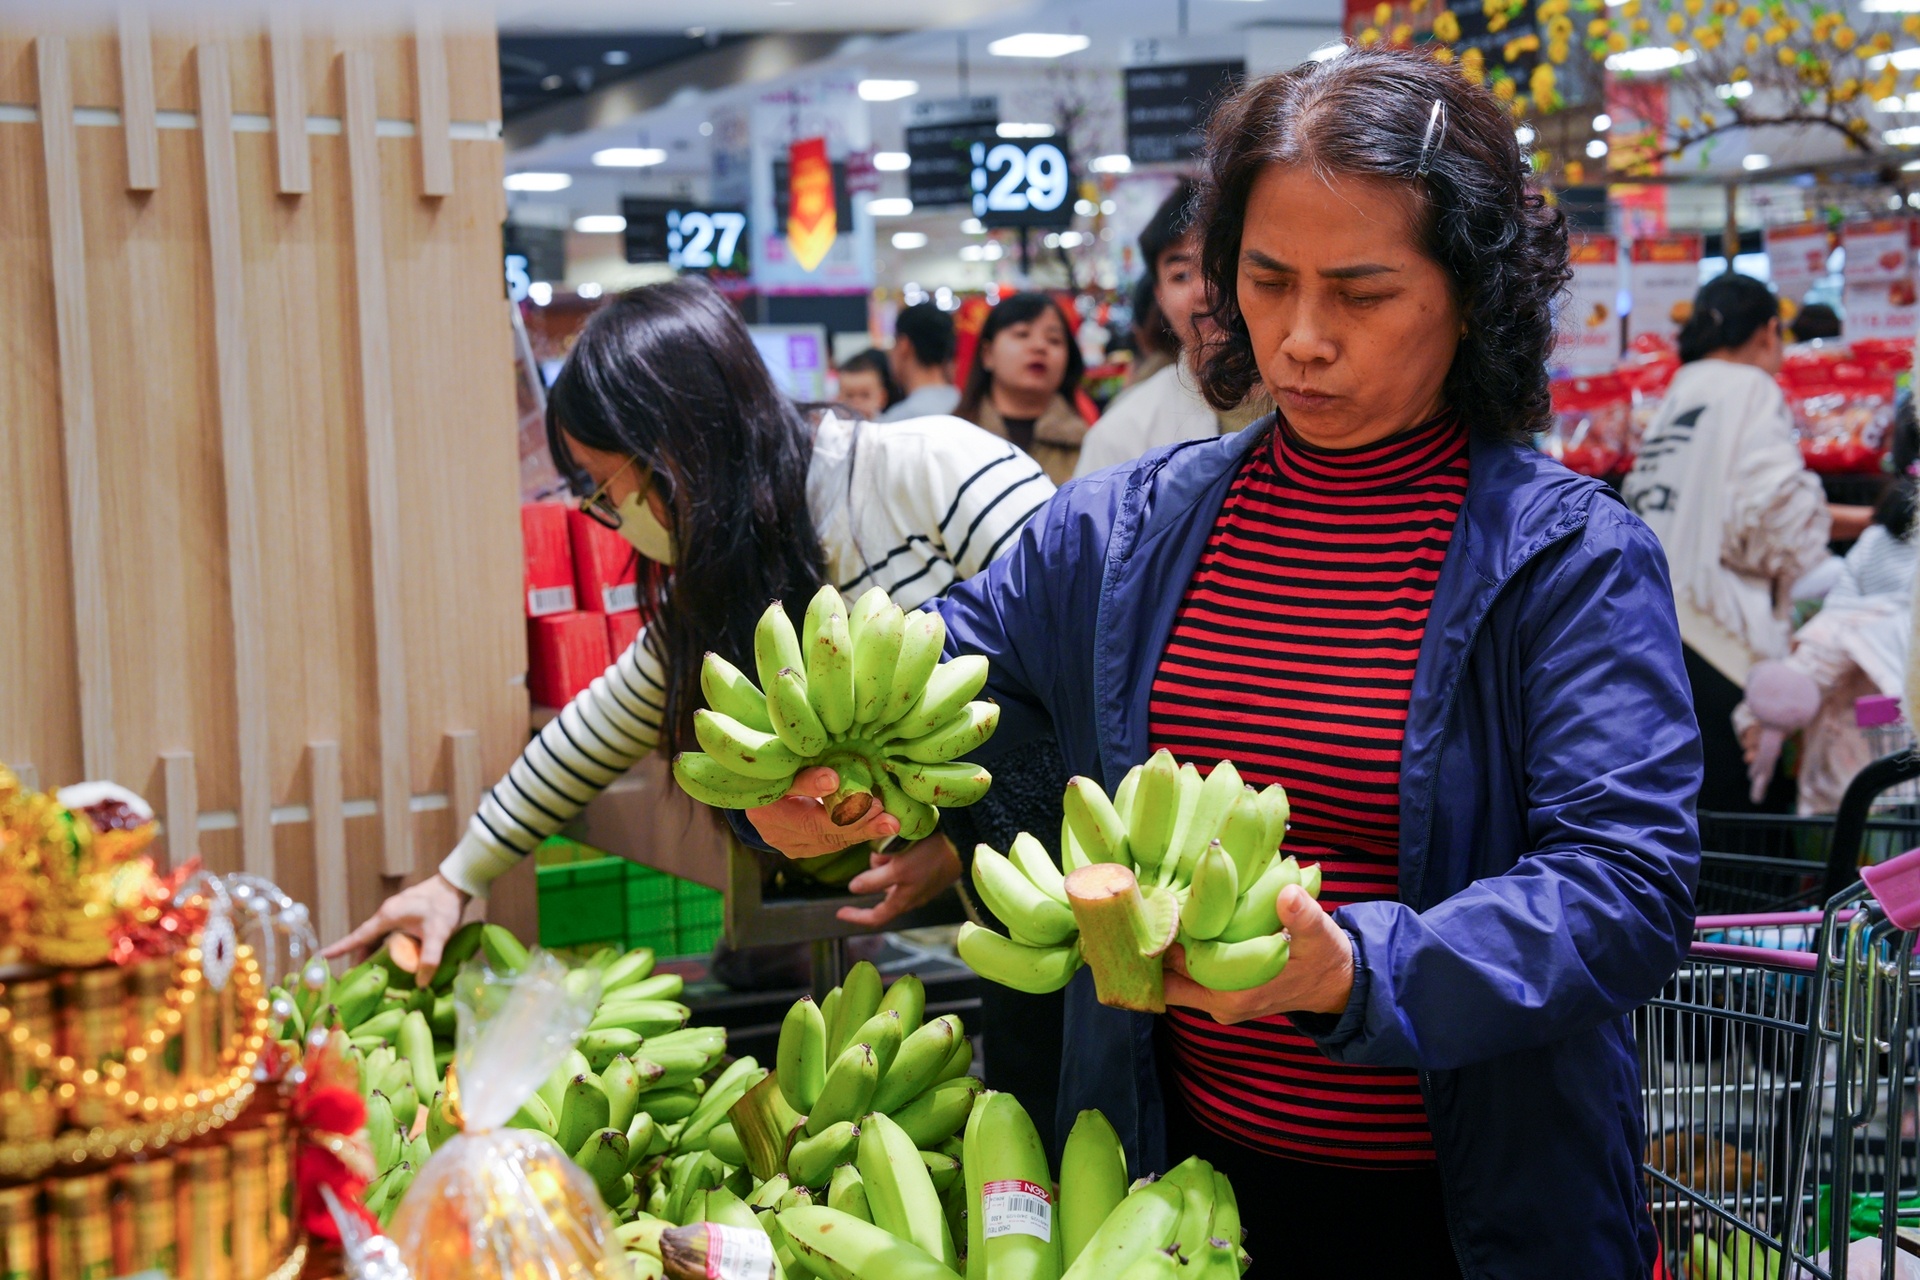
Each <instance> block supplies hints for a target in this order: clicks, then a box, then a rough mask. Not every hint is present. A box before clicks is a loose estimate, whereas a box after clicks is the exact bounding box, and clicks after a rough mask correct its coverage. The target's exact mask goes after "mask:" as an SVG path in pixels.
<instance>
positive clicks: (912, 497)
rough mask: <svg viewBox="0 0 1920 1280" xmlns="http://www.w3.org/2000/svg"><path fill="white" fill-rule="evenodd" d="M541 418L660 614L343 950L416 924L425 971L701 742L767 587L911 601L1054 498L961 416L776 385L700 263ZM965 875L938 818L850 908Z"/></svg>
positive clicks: (634, 307) (580, 372)
mask: <svg viewBox="0 0 1920 1280" xmlns="http://www.w3.org/2000/svg"><path fill="white" fill-rule="evenodd" d="M547 433H548V440H549V444H550V447H551V449H552V452H553V455H554V461H555V463H556V464H558V465H559V467H560V470H561V472H562V474H563V475H568V476H569V477H570V481H571V483H572V484H573V487H574V491H575V493H576V494H578V495H582V496H581V505H582V508H583V509H584V510H586V511H587V512H588V513H589V514H591V515H593V516H594V517H595V518H596V519H598V520H600V521H601V523H603V524H606V525H609V526H611V527H613V528H614V529H616V530H617V531H618V532H620V533H621V534H622V535H623V536H625V537H626V538H627V540H628V541H629V542H631V543H632V544H633V546H634V548H635V549H636V550H637V551H638V552H639V554H640V555H641V556H643V557H645V559H646V560H647V561H650V562H651V564H643V565H642V570H643V572H642V573H641V576H640V581H641V592H642V596H643V612H646V613H648V615H649V617H650V620H649V621H648V623H647V624H646V626H645V627H644V628H643V629H642V630H641V632H640V635H639V637H638V638H637V639H636V640H635V641H634V642H633V645H632V647H631V648H629V649H628V650H627V651H626V652H625V653H623V654H621V655H620V656H619V658H618V659H616V660H615V662H614V663H613V665H612V666H610V667H608V668H607V670H606V672H605V673H604V674H603V675H601V676H600V677H599V678H598V679H596V680H595V681H594V682H593V683H592V685H591V686H589V687H588V688H587V689H586V690H585V691H583V692H582V693H581V694H580V695H579V696H578V697H576V698H575V699H574V700H573V701H572V702H571V703H569V704H568V705H567V707H566V708H565V709H564V710H562V711H561V713H560V714H559V715H558V716H556V717H555V718H554V719H553V720H552V721H551V722H550V723H549V724H548V725H547V726H546V727H545V728H544V729H542V730H541V732H540V734H539V735H538V736H537V737H536V738H534V740H533V741H532V742H531V743H529V744H528V746H527V749H526V750H525V751H524V752H522V753H521V755H520V758H519V759H518V760H516V761H515V762H514V764H513V766H512V767H511V768H510V769H509V770H508V771H507V774H506V776H505V777H503V778H501V779H500V781H499V782H497V783H496V784H495V785H494V786H493V788H492V789H491V790H489V791H488V792H487V793H486V795H485V796H484V798H483V799H482V800H481V803H480V808H479V810H478V811H477V812H476V813H475V814H474V815H473V817H472V820H471V822H470V823H469V824H468V827H467V831H466V834H465V835H464V836H463V837H462V838H461V840H460V842H459V844H458V845H456V846H455V848H454V849H453V851H452V852H451V853H449V854H448V855H447V857H446V859H445V860H444V861H442V862H441V864H440V869H439V873H438V874H437V875H435V876H433V877H431V878H429V879H427V880H423V881H421V882H420V883H418V884H415V885H413V886H411V887H409V888H407V889H404V890H402V891H401V892H399V893H397V894H395V895H393V896H392V897H391V898H389V899H387V901H386V902H385V903H384V904H383V905H382V906H381V907H380V909H379V911H378V912H376V913H375V914H374V915H373V917H372V918H370V919H369V920H367V921H366V922H365V923H364V924H362V925H361V926H360V927H359V928H357V929H355V930H354V931H353V932H352V933H350V934H348V935H347V936H346V937H344V938H342V939H340V940H339V941H338V942H336V943H334V944H333V945H332V946H331V947H329V948H328V949H327V954H329V955H339V954H344V953H347V952H350V951H354V950H357V949H360V948H364V947H367V946H371V945H373V944H374V943H376V942H377V941H378V940H379V939H380V938H381V937H384V936H385V935H386V934H388V933H390V932H392V931H394V930H402V931H405V932H407V933H410V934H413V935H414V936H416V937H418V938H419V939H420V943H421V946H420V968H421V970H422V975H421V980H422V981H424V980H425V977H426V975H428V974H430V973H431V971H432V969H433V968H434V967H435V966H436V965H437V964H438V961H439V957H440V952H441V948H442V945H443V944H444V942H445V940H446V938H447V937H448V935H450V934H451V933H452V931H453V929H454V928H455V927H456V926H457V925H458V923H459V920H460V915H461V913H462V911H463V910H464V909H465V906H466V903H467V901H468V900H469V899H470V898H483V897H485V896H486V892H487V886H488V885H489V884H490V883H491V882H492V881H493V880H494V879H495V878H496V877H497V876H499V875H500V874H501V873H502V872H504V871H506V870H507V869H508V868H510V867H512V866H513V865H514V864H515V863H516V862H518V861H519V860H520V859H521V858H523V857H525V856H526V855H527V854H528V853H529V852H531V851H532V850H533V848H534V847H535V846H536V845H538V844H539V843H540V842H541V841H542V840H544V839H546V837H548V836H550V835H552V834H554V833H555V832H557V831H559V830H560V829H561V828H562V827H564V826H565V825H566V824H567V823H568V821H570V820H571V819H572V818H573V817H574V815H575V814H577V813H578V812H579V811H580V810H581V809H582V808H584V807H585V806H586V805H587V804H588V802H590V801H591V800H593V798H594V797H595V796H597V795H598V794H599V793H600V792H601V791H602V790H603V789H605V788H606V787H607V786H608V785H609V784H611V783H612V782H613V781H614V780H615V779H617V778H618V777H620V775H621V774H623V773H625V772H626V771H627V770H628V769H629V768H631V767H632V766H633V765H634V764H635V763H636V762H638V761H639V760H640V759H641V758H642V757H644V756H645V755H646V754H647V753H648V752H650V751H654V750H657V749H661V748H662V747H663V746H664V747H666V748H667V749H670V750H671V749H673V748H674V747H675V746H678V747H682V748H691V747H693V745H694V743H693V737H692V722H693V713H694V711H695V710H696V709H697V708H698V707H700V706H702V705H704V702H703V700H702V698H701V695H700V687H699V679H700V664H701V659H702V656H703V655H704V654H705V653H706V652H707V651H708V650H714V651H716V652H718V653H721V654H723V655H724V656H726V657H727V658H728V659H730V660H731V661H733V662H734V663H736V664H737V665H740V666H742V667H744V668H746V669H748V670H751V669H752V643H753V628H754V623H755V622H756V621H757V619H758V618H759V616H760V614H761V613H762V612H763V611H764V610H765V608H766V605H767V601H768V600H781V601H784V602H786V604H787V607H788V608H789V609H790V610H794V611H796V622H797V621H798V617H797V611H799V610H804V609H805V607H806V603H807V601H808V600H809V599H810V598H811V597H812V595H813V593H814V591H815V590H816V589H817V587H818V586H819V584H820V583H822V582H831V583H833V584H834V585H835V586H837V587H839V588H840V590H841V591H842V592H843V593H846V594H847V595H849V596H856V595H858V594H860V593H861V592H863V591H865V590H867V589H868V588H869V587H872V586H876V585H877V586H881V587H884V588H886V590H887V591H888V593H889V594H890V595H891V596H892V597H893V599H894V601H895V602H896V603H898V604H899V605H901V606H902V607H903V608H907V609H914V608H917V607H919V606H920V605H921V604H924V603H925V602H926V601H928V600H930V599H932V598H933V597H935V596H937V595H939V594H941V593H942V592H943V591H945V590H946V589H947V588H948V587H949V586H951V585H952V584H953V583H955V582H957V581H960V580H962V579H964V578H969V577H972V576H973V575H974V574H976V573H979V572H980V571H981V570H983V569H984V568H986V566H987V565H988V564H989V563H991V562H992V561H993V560H994V558H995V557H997V556H999V555H1001V554H1002V553H1003V552H1005V551H1007V550H1009V549H1011V547H1012V546H1013V544H1014V542H1015V539H1016V535H1017V534H1018V533H1019V531H1020V529H1021V528H1022V527H1023V526H1024V525H1025V524H1026V522H1027V520H1028V519H1029V518H1030V517H1032V515H1033V514H1034V513H1035V512H1036V511H1038V510H1039V509H1040V508H1041V507H1042V506H1044V505H1045V504H1046V502H1047V500H1048V499H1049V498H1051V497H1052V496H1053V485H1052V484H1051V483H1050V482H1049V481H1048V480H1047V478H1046V476H1045V475H1044V474H1042V473H1041V471H1040V468H1039V467H1038V466H1037V465H1035V463H1034V462H1033V460H1032V459H1031V458H1029V457H1028V456H1027V455H1026V454H1024V453H1022V452H1020V451H1019V450H1018V449H1016V448H1014V447H1013V446H1012V445H1011V444H1009V443H1008V442H1007V441H1005V440H1002V439H999V438H997V437H995V436H992V435H989V434H988V433H987V432H985V431H982V430H980V429H979V428H978V427H975V426H972V425H971V424H969V423H966V422H962V421H959V420H958V419H954V418H944V417H939V418H922V419H918V420H913V421H906V422H896V423H889V424H887V425H886V426H884V427H882V426H877V425H874V424H871V423H859V422H852V421H849V420H846V419H842V418H838V417H835V416H832V415H823V416H819V417H817V418H811V419H810V416H809V415H807V414H805V413H803V412H802V411H801V409H800V408H798V407H797V406H795V405H794V404H793V403H792V402H790V401H788V400H787V399H786V398H785V397H784V396H783V395H781V394H780V392H779V391H778V389H777V388H776V387H775V386H774V384H773V381H772V379H771V377H770V376H769V375H768V373H767V371H766V369H765V366H764V365H763V364H762V363H761V361H760V358H759V356H758V355H757V354H756V353H755V351H754V348H753V344H752V340H751V339H750V338H749V336H748V334H747V330H746V326H745V325H744V324H743V323H742V321H741V319H740V317H739V315H738V313H737V312H736V311H735V310H734V309H733V307H732V306H731V304H729V303H728V302H727V301H726V300H725V299H724V298H722V297H721V296H720V295H719V294H718V293H716V292H715V291H714V290H713V289H711V288H710V287H709V286H707V285H706V284H705V283H704V282H703V281H700V280H698V279H693V278H689V279H683V280H678V281H675V282H672V283H670V284H662V285H654V286H649V287H646V288H642V289H636V290H633V291H632V292H630V293H627V294H624V295H622V296H621V297H620V298H618V299H616V300H615V301H614V302H613V303H612V304H611V305H609V306H608V307H606V308H605V309H604V310H602V311H601V312H600V313H599V314H598V315H596V316H595V317H594V318H593V319H592V320H591V321H590V322H589V323H588V325H587V327H586V329H585V330H584V331H583V332H582V333H581V335H580V339H579V341H578V343H577V344H576V345H575V347H574V349H573V352H572V354H571V355H570V356H569V357H568V359H567V363H566V365H565V366H564V367H563V368H562V369H561V371H560V374H559V376H558V378H557V379H556V380H555V382H554V386H553V390H552V393H551V395H550V396H549V399H548V416H547ZM886 821H887V822H892V823H893V827H892V831H891V832H882V831H881V830H880V828H877V827H876V828H875V834H894V833H897V832H898V829H899V828H898V823H897V822H894V820H892V819H890V818H889V819H886ZM869 825H872V824H869ZM959 874H960V860H959V857H958V855H957V853H956V851H955V849H954V847H953V844H952V843H951V842H950V841H948V840H947V839H946V838H945V837H944V836H942V835H940V834H938V833H936V834H935V835H933V836H931V837H929V838H928V839H926V840H922V841H919V842H918V843H916V844H914V845H913V846H912V847H910V848H908V849H905V850H895V851H891V852H890V853H886V854H876V855H875V857H874V859H873V866H872V867H871V868H870V869H868V870H866V871H863V872H862V873H861V874H860V875H858V876H856V877H855V878H854V880H853V881H852V882H851V884H850V885H849V886H848V887H849V889H850V890H851V891H852V892H854V893H861V894H864V893H876V892H884V893H885V894H886V897H885V899H884V900H883V901H882V902H880V903H879V904H878V905H877V906H875V907H873V908H870V909H866V910H855V909H851V908H849V909H848V910H847V912H843V914H845V915H847V918H849V919H852V920H855V921H856V922H858V923H864V924H868V925H872V926H875V927H878V926H879V925H882V924H884V923H886V922H887V921H889V920H891V919H893V918H894V917H896V916H898V915H899V914H901V913H902V912H904V911H908V910H911V909H913V908H915V907H918V906H920V905H922V904H924V903H926V902H928V901H930V900H931V899H932V898H934V897H935V896H936V895H938V894H939V893H941V892H942V891H944V890H945V889H946V888H948V887H949V886H950V885H951V884H952V883H953V882H954V880H955V879H956V878H957V877H958V875H959Z"/></svg>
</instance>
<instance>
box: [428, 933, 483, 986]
mask: <svg viewBox="0 0 1920 1280" xmlns="http://www.w3.org/2000/svg"><path fill="white" fill-rule="evenodd" d="M481 923H482V922H481V921H478V920H469V921H468V922H467V923H465V924H463V925H461V926H460V927H459V928H458V929H455V930H454V931H453V936H451V937H449V938H448V939H447V945H446V946H444V947H442V948H440V965H439V967H438V968H436V969H435V970H434V971H433V981H432V982H430V983H429V984H428V990H430V991H432V992H434V993H435V994H444V993H445V992H446V991H447V990H448V989H449V988H451V987H452V986H453V975H454V974H456V973H458V972H460V966H461V965H463V964H465V963H466V962H467V960H468V959H469V958H471V957H472V955H473V953H474V952H476V951H478V950H479V949H480V926H481Z"/></svg>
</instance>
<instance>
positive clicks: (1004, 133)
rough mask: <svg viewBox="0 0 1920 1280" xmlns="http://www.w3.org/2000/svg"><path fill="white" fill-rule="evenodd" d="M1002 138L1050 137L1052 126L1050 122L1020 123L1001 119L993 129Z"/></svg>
mask: <svg viewBox="0 0 1920 1280" xmlns="http://www.w3.org/2000/svg"><path fill="white" fill-rule="evenodd" d="M994 132H995V133H998V134H999V135H1000V136H1001V137H1003V138H1051V137H1052V136H1053V126H1052V125H1050V124H1021V123H1019V122H1017V121H1012V120H1005V121H1002V122H1001V123H1000V125H999V127H998V128H996V129H995V130H994Z"/></svg>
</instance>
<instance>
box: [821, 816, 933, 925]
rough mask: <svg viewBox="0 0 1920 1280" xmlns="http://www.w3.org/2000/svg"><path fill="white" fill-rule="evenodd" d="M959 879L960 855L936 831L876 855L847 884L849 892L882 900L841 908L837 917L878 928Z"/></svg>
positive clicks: (929, 900) (924, 902) (930, 898)
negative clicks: (880, 896)
mask: <svg viewBox="0 0 1920 1280" xmlns="http://www.w3.org/2000/svg"><path fill="white" fill-rule="evenodd" d="M959 878H960V852H959V850H957V849H955V848H954V847H953V841H951V840H949V839H947V838H946V837H945V836H943V835H941V834H940V833H939V832H935V833H934V834H933V835H930V836H928V837H927V838H926V839H925V840H916V841H914V843H913V844H911V845H909V846H908V847H907V848H905V849H902V850H900V851H899V852H897V853H876V854H874V855H873V866H872V868H871V869H869V870H866V871H862V872H861V873H860V874H859V875H857V876H855V877H854V878H853V879H852V880H850V881H849V882H848V883H847V891H848V892H849V893H880V892H882V891H884V892H885V893H886V895H887V896H886V897H885V898H884V899H883V900H881V901H880V902H878V903H875V904H874V905H873V906H871V907H842V908H840V910H839V911H838V912H836V913H835V914H837V915H838V916H839V917H840V918H841V919H842V920H845V921H847V922H848V923H849V924H860V925H865V926H867V927H868V928H869V929H878V928H880V927H882V926H883V925H886V924H888V923H890V922H891V921H892V920H893V919H894V918H895V917H898V916H902V915H905V914H906V913H907V912H909V911H912V910H913V909H914V908H915V907H924V906H925V905H927V903H929V902H932V901H933V900H934V898H936V897H938V896H939V895H940V894H942V893H945V892H946V890H947V887H948V886H949V885H951V884H952V883H953V882H954V881H955V880H958V879H959Z"/></svg>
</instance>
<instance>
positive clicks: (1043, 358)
mask: <svg viewBox="0 0 1920 1280" xmlns="http://www.w3.org/2000/svg"><path fill="white" fill-rule="evenodd" d="M1085 372H1086V363H1085V361H1083V360H1082V359H1081V358H1080V347H1079V345H1078V344H1077V343H1075V342H1074V340H1073V329H1072V327H1071V326H1069V325H1068V324H1067V313H1066V312H1065V311H1063V310H1061V308H1060V304H1059V303H1058V302H1055V301H1054V300H1053V299H1052V298H1050V297H1048V296H1047V295H1046V294H1044V293H1016V294H1014V295H1013V296H1012V297H1010V298H1003V299H1001V300H1000V302H999V303H997V304H996V305H995V306H994V308H993V310H992V311H989V312H988V313H987V321H986V323H985V324H984V325H982V326H981V329H980V345H979V346H977V347H975V348H974V355H973V371H972V372H971V373H969V374H968V375H967V385H966V388H965V389H964V390H963V391H961V393H960V407H959V408H958V409H955V410H954V412H955V413H956V414H958V415H959V416H960V417H962V418H965V419H966V420H967V421H968V422H973V423H977V424H979V426H980V427H981V428H982V429H984V430H987V431H991V432H992V433H993V434H994V435H997V436H1001V437H1004V438H1005V439H1008V440H1011V441H1013V442H1014V443H1015V444H1016V445H1019V446H1020V448H1021V449H1022V450H1023V451H1024V452H1026V453H1027V454H1029V455H1031V456H1032V458H1033V460H1034V461H1035V462H1038V463H1039V464H1040V466H1041V469H1042V470H1044V471H1045V472H1046V473H1047V475H1048V477H1049V478H1050V479H1052V481H1053V482H1054V483H1055V484H1065V483H1066V482H1067V481H1068V480H1071V479H1072V478H1073V468H1074V464H1075V463H1076V462H1078V461H1079V460H1080V442H1081V441H1082V440H1084V439H1086V436H1087V420H1086V419H1085V418H1082V417H1081V416H1080V412H1079V410H1077V409H1075V408H1074V407H1073V400H1074V395H1075V393H1077V392H1078V391H1079V390H1080V379H1081V377H1082V375H1084V374H1085Z"/></svg>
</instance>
